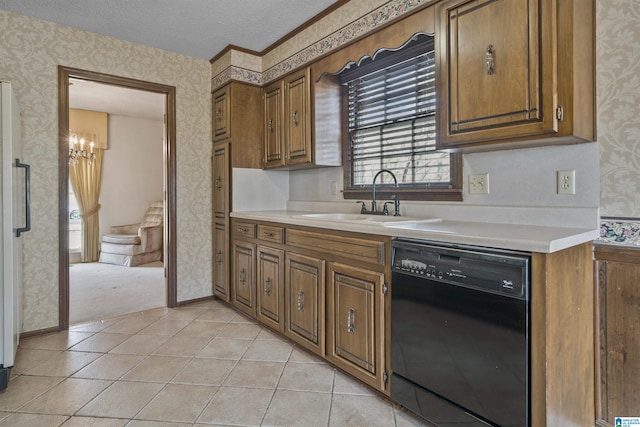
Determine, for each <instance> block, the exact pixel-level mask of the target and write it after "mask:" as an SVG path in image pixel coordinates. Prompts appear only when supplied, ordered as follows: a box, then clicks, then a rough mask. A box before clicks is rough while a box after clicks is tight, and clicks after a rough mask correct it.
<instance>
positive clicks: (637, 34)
mask: <svg viewBox="0 0 640 427" xmlns="http://www.w3.org/2000/svg"><path fill="white" fill-rule="evenodd" d="M596 6H597V25H596V49H597V62H596V64H597V91H598V92H597V96H598V140H599V141H600V143H601V144H602V154H601V160H600V175H601V177H600V186H601V188H600V199H601V202H600V205H601V214H602V216H616V217H627V218H637V219H639V220H640V2H638V1H637V0H622V1H621V0H598V1H596Z"/></svg>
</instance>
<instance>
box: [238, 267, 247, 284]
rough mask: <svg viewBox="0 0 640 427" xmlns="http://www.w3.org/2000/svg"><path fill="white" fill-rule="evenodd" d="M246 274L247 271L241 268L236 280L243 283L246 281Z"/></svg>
mask: <svg viewBox="0 0 640 427" xmlns="http://www.w3.org/2000/svg"><path fill="white" fill-rule="evenodd" d="M246 276H247V271H246V270H245V269H244V268H243V269H242V270H240V277H239V278H238V281H239V282H240V283H242V284H243V285H244V284H245V282H246V281H247V278H246Z"/></svg>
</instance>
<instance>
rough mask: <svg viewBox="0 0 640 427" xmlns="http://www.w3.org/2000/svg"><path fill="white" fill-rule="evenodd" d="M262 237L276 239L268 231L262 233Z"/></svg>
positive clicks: (273, 234) (274, 235)
mask: <svg viewBox="0 0 640 427" xmlns="http://www.w3.org/2000/svg"><path fill="white" fill-rule="evenodd" d="M264 237H268V238H270V239H273V238H274V237H276V233H272V232H270V231H265V232H264Z"/></svg>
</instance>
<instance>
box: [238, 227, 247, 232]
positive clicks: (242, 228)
mask: <svg viewBox="0 0 640 427" xmlns="http://www.w3.org/2000/svg"><path fill="white" fill-rule="evenodd" d="M238 231H239V232H240V233H242V234H247V233H248V232H249V229H248V228H247V227H238Z"/></svg>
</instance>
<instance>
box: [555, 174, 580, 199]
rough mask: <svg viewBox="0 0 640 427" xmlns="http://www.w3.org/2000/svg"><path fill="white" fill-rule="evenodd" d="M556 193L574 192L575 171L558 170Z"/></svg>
mask: <svg viewBox="0 0 640 427" xmlns="http://www.w3.org/2000/svg"><path fill="white" fill-rule="evenodd" d="M558 194H576V171H575V170H566V171H558Z"/></svg>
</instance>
